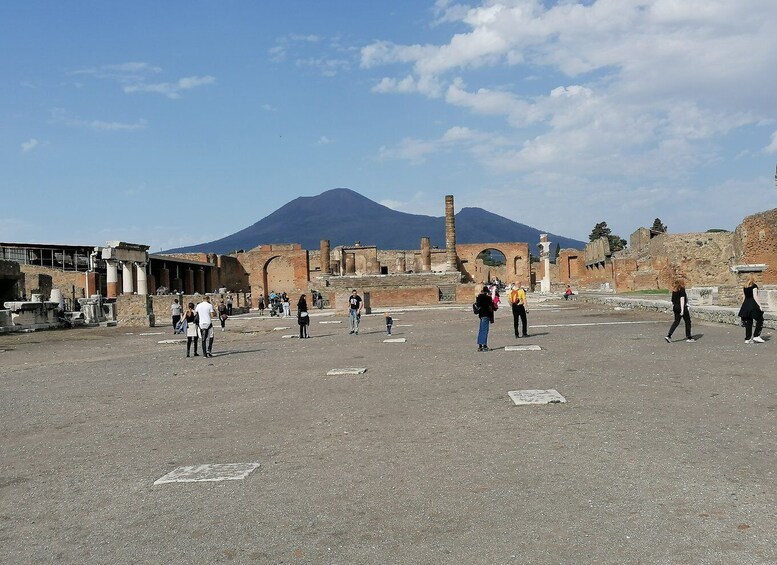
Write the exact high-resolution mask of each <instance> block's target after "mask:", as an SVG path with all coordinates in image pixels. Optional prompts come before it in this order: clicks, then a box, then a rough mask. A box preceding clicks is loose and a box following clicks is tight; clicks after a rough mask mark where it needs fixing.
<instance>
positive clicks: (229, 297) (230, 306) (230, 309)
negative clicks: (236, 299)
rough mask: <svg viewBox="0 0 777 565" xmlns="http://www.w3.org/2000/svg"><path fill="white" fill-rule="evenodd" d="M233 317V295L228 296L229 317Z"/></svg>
mask: <svg viewBox="0 0 777 565" xmlns="http://www.w3.org/2000/svg"><path fill="white" fill-rule="evenodd" d="M231 315H232V295H231V294H230V295H228V296H227V316H231Z"/></svg>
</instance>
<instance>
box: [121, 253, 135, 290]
mask: <svg viewBox="0 0 777 565" xmlns="http://www.w3.org/2000/svg"><path fill="white" fill-rule="evenodd" d="M121 287H122V289H121V293H122V294H132V293H133V292H135V281H134V276H133V274H132V263H129V262H127V261H121Z"/></svg>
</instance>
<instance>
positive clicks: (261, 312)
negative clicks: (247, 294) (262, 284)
mask: <svg viewBox="0 0 777 565" xmlns="http://www.w3.org/2000/svg"><path fill="white" fill-rule="evenodd" d="M259 315H260V316H264V293H262V294H260V295H259Z"/></svg>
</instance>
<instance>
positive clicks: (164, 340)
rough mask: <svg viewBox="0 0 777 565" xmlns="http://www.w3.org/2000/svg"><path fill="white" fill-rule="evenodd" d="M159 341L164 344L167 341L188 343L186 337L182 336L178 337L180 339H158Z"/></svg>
mask: <svg viewBox="0 0 777 565" xmlns="http://www.w3.org/2000/svg"><path fill="white" fill-rule="evenodd" d="M157 343H163V344H166V343H186V338H185V337H182V338H178V339H161V340H159V341H157Z"/></svg>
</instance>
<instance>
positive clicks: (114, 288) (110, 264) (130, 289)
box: [105, 259, 148, 298]
mask: <svg viewBox="0 0 777 565" xmlns="http://www.w3.org/2000/svg"><path fill="white" fill-rule="evenodd" d="M105 265H106V269H107V274H106V282H107V284H108V298H116V297H117V296H118V295H119V267H121V281H122V294H134V293H135V276H134V274H133V270H134V272H136V273H137V279H138V288H137V293H138V294H148V281H147V278H146V263H140V262H129V261H113V260H110V259H107V260H106V261H105Z"/></svg>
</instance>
